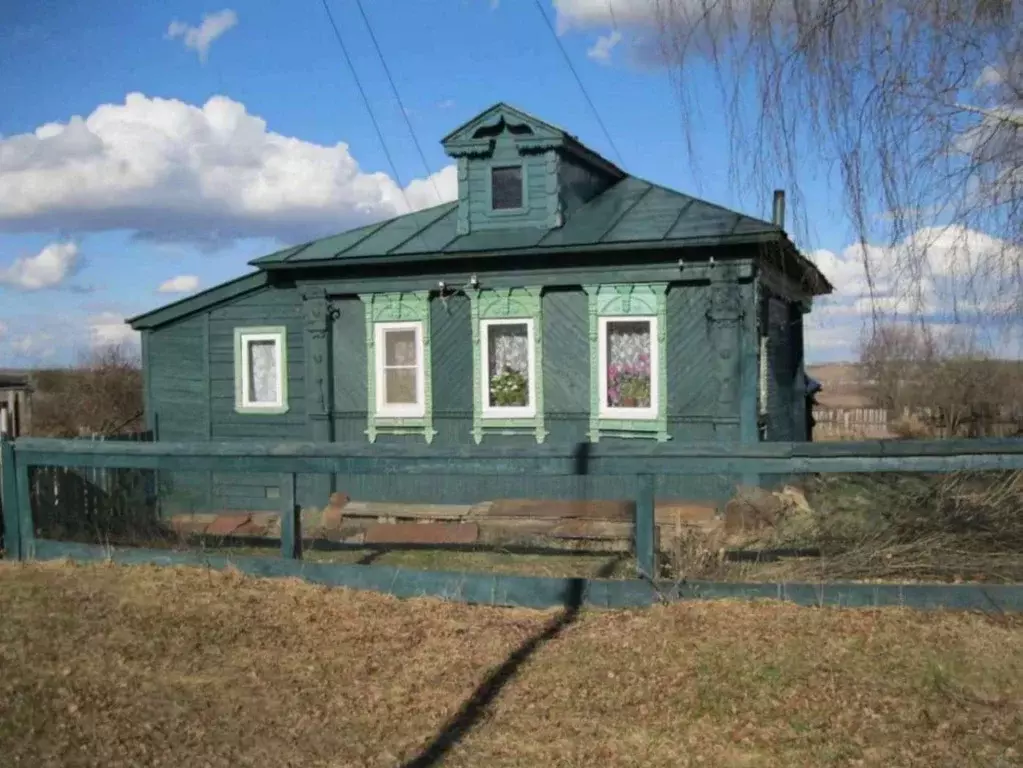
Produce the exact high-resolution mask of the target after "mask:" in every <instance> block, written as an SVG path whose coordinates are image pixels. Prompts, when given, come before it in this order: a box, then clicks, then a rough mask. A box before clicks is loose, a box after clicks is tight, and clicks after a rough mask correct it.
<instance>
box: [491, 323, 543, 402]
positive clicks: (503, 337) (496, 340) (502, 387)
mask: <svg viewBox="0 0 1023 768" xmlns="http://www.w3.org/2000/svg"><path fill="white" fill-rule="evenodd" d="M480 331H481V334H480V336H481V347H482V348H481V350H480V352H481V362H482V365H481V366H480V369H481V373H482V380H481V381H480V387H481V388H482V392H481V394H482V401H483V414H482V415H483V418H509V417H511V418H530V417H532V416H534V415H535V414H536V360H535V355H534V345H533V320H532V319H502V320H483V321H481V323H480Z"/></svg>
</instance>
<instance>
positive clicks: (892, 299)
mask: <svg viewBox="0 0 1023 768" xmlns="http://www.w3.org/2000/svg"><path fill="white" fill-rule="evenodd" d="M810 258H811V259H812V260H813V261H814V263H815V264H816V265H817V266H818V268H819V269H820V270H821V271H822V272H823V273H824V274H825V275H826V276H827V277H828V279H829V280H830V281H831V283H832V285H834V287H835V291H834V293H833V294H832V295H831V296H828V297H823V298H820V299H817V300H816V301H815V302H814V307H813V311H812V312H811V313H810V315H809V316H808V317H807V326H806V332H807V347H808V354H809V356H811V357H815V358H818V359H820V358H821V357H824V358H827V359H850V358H852V357H854V356H855V355H854V352H855V348H856V345H857V342H858V341H859V337H860V334H861V332H862V331H863V330H864V328H865V326H866V325H867V324H868V323H869V321H870V319H871V317H872V316H873V315H874V313H877V314H878V315H879V316H882V317H884V318H893V317H899V316H901V317H909V316H915V317H916V316H924V317H927V318H929V319H930V320H931V321H932V322H933V323H937V324H941V323H948V322H950V321H951V320H952V319H953V318H954V317H956V316H958V317H959V318H961V319H963V320H966V321H969V322H984V321H985V320H990V319H991V314H992V312H998V311H1000V310H1006V309H1009V308H1010V307H1008V306H1006V305H1004V302H1003V300H1002V299H1001V298H1000V296H1001V293H1002V292H1003V290H1004V288H1005V286H1004V285H1003V284H1002V282H1001V279H1000V275H999V273H998V270H996V269H991V267H992V266H995V265H1008V264H1018V263H1020V262H1021V261H1023V252H1021V251H1020V249H1019V248H1018V247H1016V246H1014V245H1012V244H1011V243H1008V242H1006V241H1003V240H1000V239H998V238H996V237H992V236H991V235H988V234H986V233H984V232H979V231H977V230H973V229H968V228H965V227H961V226H947V227H925V228H922V229H919V230H917V231H916V232H914V233H913V234H911V235H910V236H908V237H907V238H906V239H905V240H903V241H902V242H901V243H898V244H897V245H895V246H894V247H882V246H876V245H867V246H862V245H858V244H857V245H850V246H849V247H847V248H845V249H843V250H842V251H840V252H834V251H829V250H818V251H815V252H813V253H812V254H810Z"/></svg>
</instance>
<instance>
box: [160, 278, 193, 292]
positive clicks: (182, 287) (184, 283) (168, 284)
mask: <svg viewBox="0 0 1023 768" xmlns="http://www.w3.org/2000/svg"><path fill="white" fill-rule="evenodd" d="M198 288H199V277H198V275H178V276H177V277H172V278H171V279H170V280H165V281H164V282H162V283H160V287H159V288H157V289H156V292H157V293H191V292H192V291H194V290H197V289H198Z"/></svg>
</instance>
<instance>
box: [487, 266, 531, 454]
mask: <svg viewBox="0 0 1023 768" xmlns="http://www.w3.org/2000/svg"><path fill="white" fill-rule="evenodd" d="M541 294H542V289H541V288H540V287H535V286H534V287H526V288H503V289H486V290H474V291H470V292H469V303H470V307H471V309H470V312H471V315H472V350H473V352H472V375H473V388H472V389H473V420H472V421H473V427H472V435H473V440H475V441H476V442H477V443H480V442H482V440H483V437H484V435H485V434H501V435H525V434H532V435H533V436H534V437H535V438H536V442H537V443H542V442H543V441H544V440H545V439H546V437H547V429H546V427H545V420H544V405H543V369H544V366H543V313H542V296H541ZM503 320H522V321H529V322H530V323H531V324H532V349H531V352H532V367H533V376H534V382H532V383H531V387H532V393H533V401H532V402H533V405H534V408H535V410H534V411H533V413H532V415H530V416H525V415H521V416H505V415H503V414H499V413H497V412H493V411H492V410H491V409H490V408H484V405H485V401H484V386H485V384H484V381H485V370H484V366H483V364H484V360H483V353H482V345H483V344H485V343H486V342H487V339H486V337H485V335H484V333H485V331H484V328H485V325H486V323H487V321H503ZM488 412H489V413H488Z"/></svg>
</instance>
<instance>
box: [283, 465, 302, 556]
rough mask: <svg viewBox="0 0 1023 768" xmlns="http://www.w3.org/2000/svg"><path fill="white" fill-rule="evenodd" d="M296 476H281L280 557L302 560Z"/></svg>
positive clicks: (288, 474)
mask: <svg viewBox="0 0 1023 768" xmlns="http://www.w3.org/2000/svg"><path fill="white" fill-rule="evenodd" d="M297 481H298V475H296V474H295V473H294V472H285V473H284V474H282V475H281V557H285V558H288V559H289V560H301V559H302V515H301V510H300V509H299V507H298V504H297V499H298V494H297V485H298V482H297Z"/></svg>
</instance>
